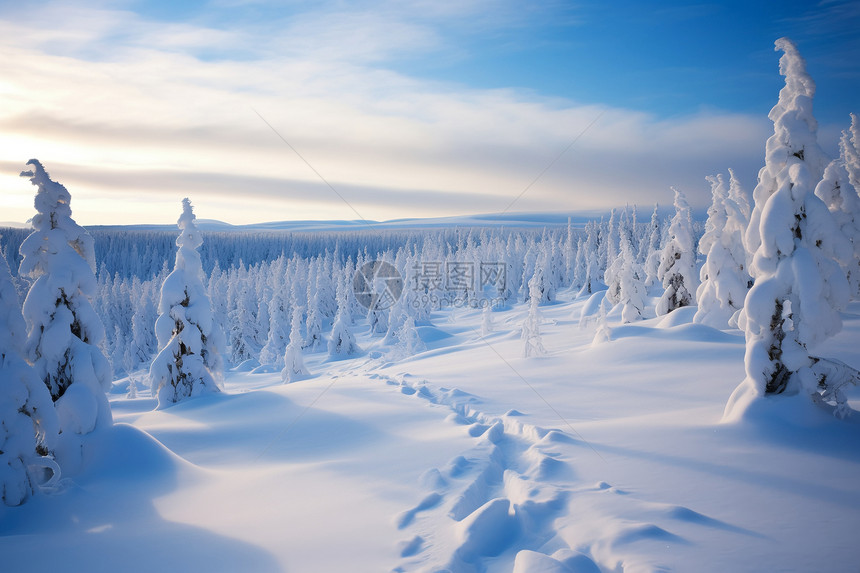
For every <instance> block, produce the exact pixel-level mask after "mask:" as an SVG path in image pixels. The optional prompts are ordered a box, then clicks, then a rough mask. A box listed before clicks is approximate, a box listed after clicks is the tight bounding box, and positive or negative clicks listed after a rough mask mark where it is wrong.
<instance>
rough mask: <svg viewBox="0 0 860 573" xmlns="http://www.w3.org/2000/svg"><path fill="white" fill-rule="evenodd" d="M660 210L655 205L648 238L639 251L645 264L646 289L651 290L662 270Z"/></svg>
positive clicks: (640, 257)
mask: <svg viewBox="0 0 860 573" xmlns="http://www.w3.org/2000/svg"><path fill="white" fill-rule="evenodd" d="M659 209H660V206H659V205H657V204H655V205H654V212H653V213H651V222H650V223H648V238H647V240H645V241H642V245H641V246H640V249H639V260H640V261H643V262H644V268H643V271H644V272H645V288H650V287H651V285H653V284H655V283H656V282H657V270H658V269H659V268H660V254H661V249H660V238H661V237H662V235H663V230H662V228H661V227H660V215H659V213H658V211H659Z"/></svg>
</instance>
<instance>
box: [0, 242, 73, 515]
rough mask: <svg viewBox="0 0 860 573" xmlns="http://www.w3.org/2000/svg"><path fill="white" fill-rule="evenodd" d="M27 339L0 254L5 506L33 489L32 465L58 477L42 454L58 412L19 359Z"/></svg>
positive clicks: (0, 489) (0, 469)
mask: <svg viewBox="0 0 860 573" xmlns="http://www.w3.org/2000/svg"><path fill="white" fill-rule="evenodd" d="M26 340H27V330H26V325H25V324H24V318H23V317H22V316H21V307H20V305H19V303H18V293H17V292H16V290H15V285H14V284H13V283H12V275H11V273H10V272H9V265H8V264H7V263H6V257H5V256H0V501H2V502H3V503H4V504H5V505H10V506H15V505H20V504H22V503H24V502H25V501H26V500H27V498H28V497H30V496H31V495H32V494H33V493H34V492H35V491H36V490H37V488H38V485H39V484H40V482H41V481H42V476H39V475H34V473H35V472H34V471H33V468H34V467H36V466H41V467H50V468H51V469H52V470H54V476H53V477H55V478H58V477H59V469H58V468H57V466H56V464H55V463H54V462H53V460H51V459H50V458H48V457H47V454H48V452H49V451H50V450H51V449H52V448H53V447H54V445H55V442H56V438H57V433H58V432H59V424H58V421H57V413H56V411H55V410H54V405H53V403H52V401H51V394H50V393H49V392H48V388H47V387H46V386H45V384H44V383H43V382H42V381H41V380H39V378H38V376H36V372H35V371H34V370H33V368H32V367H31V366H30V365H29V364H27V362H26V361H25V360H24V356H23V351H24V344H25V342H26Z"/></svg>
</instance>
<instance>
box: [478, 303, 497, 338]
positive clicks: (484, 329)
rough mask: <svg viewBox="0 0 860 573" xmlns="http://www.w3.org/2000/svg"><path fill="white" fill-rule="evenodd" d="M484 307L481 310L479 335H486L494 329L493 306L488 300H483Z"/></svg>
mask: <svg viewBox="0 0 860 573" xmlns="http://www.w3.org/2000/svg"><path fill="white" fill-rule="evenodd" d="M484 302H485V303H486V304H484V308H483V310H482V311H481V336H487V335H488V334H492V333H493V330H494V329H495V322H494V321H493V308H492V306H493V305H492V303H491V301H490V300H485V301H484Z"/></svg>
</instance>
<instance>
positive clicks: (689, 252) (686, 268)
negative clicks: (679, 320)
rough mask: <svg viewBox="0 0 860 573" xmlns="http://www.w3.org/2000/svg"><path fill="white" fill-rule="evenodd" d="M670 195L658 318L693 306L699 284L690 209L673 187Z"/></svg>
mask: <svg viewBox="0 0 860 573" xmlns="http://www.w3.org/2000/svg"><path fill="white" fill-rule="evenodd" d="M672 191H674V192H675V216H674V217H672V222H671V223H670V224H669V241H668V242H667V243H666V246H665V247H664V248H663V252H662V254H661V257H660V267H659V268H658V269H657V280H659V281H662V283H663V288H664V289H666V290H665V291H664V292H663V296H661V297H660V300H659V301H658V302H657V309H656V310H657V316H663V315H664V314H668V313H670V312H672V311H673V310H675V309H676V308H681V307H683V306H689V305H692V304H695V303H696V299H695V292H696V287H697V286H698V281H697V276H696V252H695V246H694V244H693V243H694V239H693V227H692V224H691V220H690V206H689V205H688V204H687V199H686V197H684V194H683V193H681V192H680V191H678V190H677V189H675V188H674V187H673V188H672Z"/></svg>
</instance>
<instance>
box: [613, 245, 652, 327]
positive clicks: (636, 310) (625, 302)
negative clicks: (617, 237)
mask: <svg viewBox="0 0 860 573" xmlns="http://www.w3.org/2000/svg"><path fill="white" fill-rule="evenodd" d="M618 258H619V259H620V260H621V267H620V269H619V271H618V303H620V304H621V305H622V307H621V320H622V322H625V323H627V322H633V321H634V320H640V319H641V318H642V317H643V315H644V312H645V285H644V284H643V282H642V268H641V267H640V266H639V263H638V262H636V255H635V254H634V252H633V245H632V243H631V242H630V236H629V235H628V234H626V233H622V234H621V252H620V255H619V257H618ZM607 299H608V296H607ZM610 302H611V301H610Z"/></svg>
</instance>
